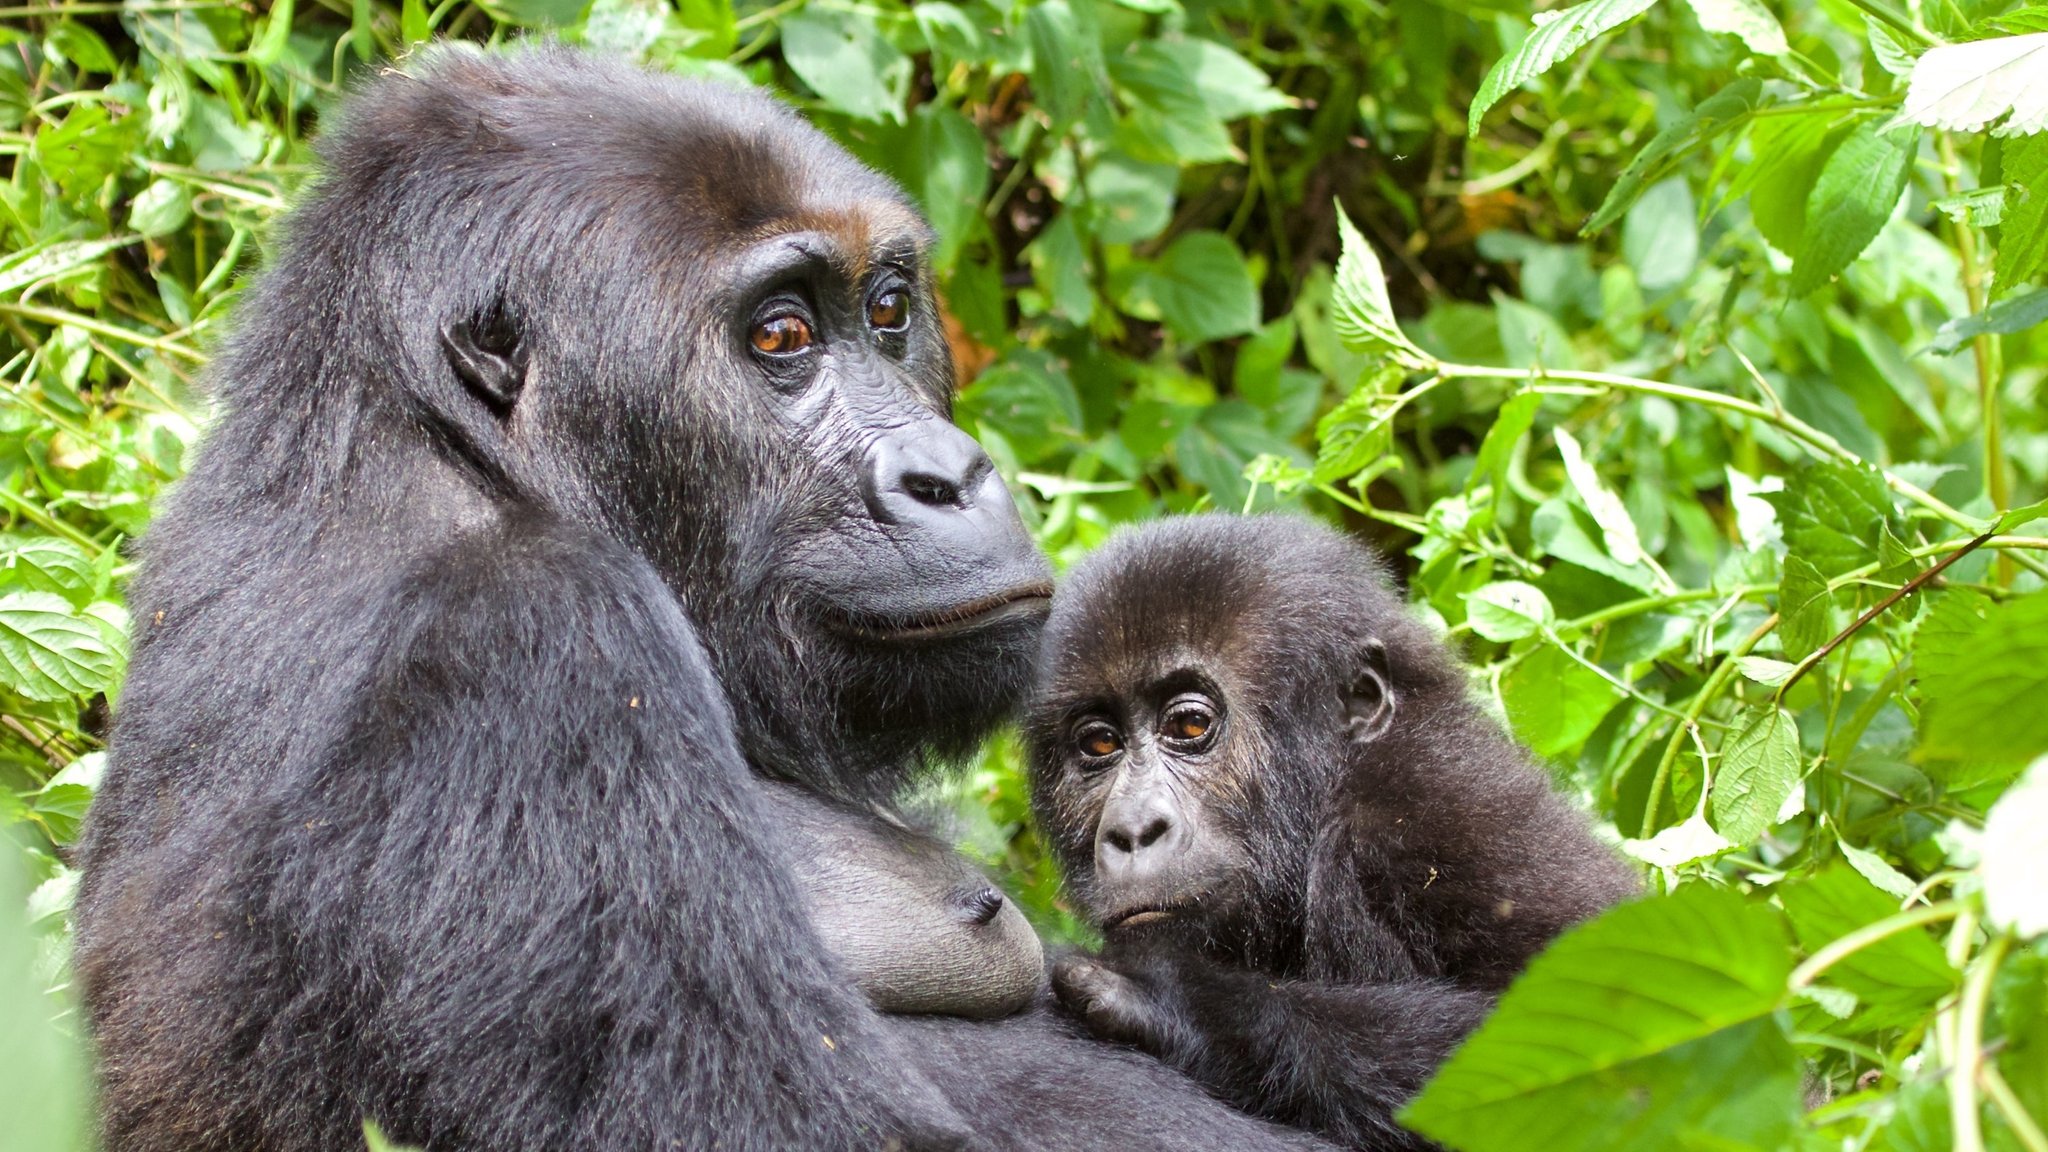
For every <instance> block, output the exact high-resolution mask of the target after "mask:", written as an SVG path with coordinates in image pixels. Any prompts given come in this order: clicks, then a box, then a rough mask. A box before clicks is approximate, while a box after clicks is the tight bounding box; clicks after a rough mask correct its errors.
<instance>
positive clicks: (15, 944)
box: [0, 842, 94, 1152]
mask: <svg viewBox="0 0 2048 1152" xmlns="http://www.w3.org/2000/svg"><path fill="white" fill-rule="evenodd" d="M27 858H28V854H27V853H25V852H23V851H21V850H20V849H19V848H17V847H16V846H15V844H14V843H12V842H10V843H8V844H7V845H6V850H5V851H0V1036H5V1037H6V1038H7V1039H6V1041H5V1042H4V1043H0V1115H4V1116H5V1117H6V1118H7V1119H6V1125H7V1144H8V1147H9V1148H19V1149H23V1150H24V1152H26V1150H29V1149H38V1150H41V1149H51V1150H56V1149H75V1148H90V1147H93V1146H94V1140H93V1139H92V1128H93V1125H92V1113H91V1069H90V1065H89V1064H88V1062H87V1060H86V1056H85V1052H84V1050H83V1045H82V1044H80V1042H79V1040H78V1032H77V1030H76V1028H75V1027H72V1026H70V1025H68V1024H62V1023H59V1022H58V1020H57V1010H58V1008H59V1006H60V1004H59V1002H58V1001H57V1000H55V999H54V998H52V997H51V996H49V995H48V994H47V993H46V992H45V991H44V988H45V980H44V977H43V974H42V973H41V972H40V971H39V969H40V968H41V967H42V965H41V964H40V963H39V959H40V957H39V956H38V953H40V952H42V951H43V950H44V949H45V948H47V946H48V944H49V939H48V938H47V937H39V936H38V935H37V934H35V933H33V932H32V931H31V929H30V927H29V924H28V922H27V918H26V917H25V916H23V914H22V910H23V905H24V903H25V900H24V897H25V895H26V894H27V892H28V884H27V879H28V878H27V877H25V876H24V875H23V874H22V868H21V864H22V861H24V860H25V859H27Z"/></svg>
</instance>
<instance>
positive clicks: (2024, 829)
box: [1978, 756, 2048, 936]
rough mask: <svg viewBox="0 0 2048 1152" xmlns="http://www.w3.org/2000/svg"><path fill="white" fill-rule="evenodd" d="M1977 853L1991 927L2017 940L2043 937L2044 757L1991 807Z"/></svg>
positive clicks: (2047, 774) (2047, 912)
mask: <svg viewBox="0 0 2048 1152" xmlns="http://www.w3.org/2000/svg"><path fill="white" fill-rule="evenodd" d="M1978 850H1979V853H1980V857H1979V859H1980V861H1981V863H1980V864H1979V868H1980V869H1981V871H1982V872H1983V875H1984V911H1985V913H1986V914H1987V915H1988V916H1989V917H1990V918H1991V922H1992V923H1993V924H1996V925H1998V926H1999V927H2001V928H2006V929H2009V930H2011V931H2013V932H2016V933H2018V934H2019V935H2021V936H2039V935H2041V934H2042V933H2044V932H2048V882H2044V881H2048V756H2044V757H2042V758H2040V759H2038V760H2036V761H2034V763H2033V765H2032V766H2031V767H2029V768H2028V769H2027V772H2026V775H2024V776H2021V777H2020V779H2019V782H2018V783H2016V784H2014V785H2013V786H2012V787H2011V788H2010V789H2008V790H2007V791H2006V793H2005V795H2003V796H2001V797H1999V798H1998V803H1996V804H1993V805H1992V806H1991V811H1990V813H1989V814H1987V815H1986V816H1985V817H1984V836H1983V838H1982V839H1981V840H1980V841H1979V842H1978Z"/></svg>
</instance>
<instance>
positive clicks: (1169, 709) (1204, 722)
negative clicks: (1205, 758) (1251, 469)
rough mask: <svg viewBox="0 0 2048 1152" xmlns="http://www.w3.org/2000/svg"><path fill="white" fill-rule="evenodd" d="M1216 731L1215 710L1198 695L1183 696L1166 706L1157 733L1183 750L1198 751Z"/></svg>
mask: <svg viewBox="0 0 2048 1152" xmlns="http://www.w3.org/2000/svg"><path fill="white" fill-rule="evenodd" d="M1215 732H1216V710H1215V709H1214V708H1213V707H1211V706H1210V704H1209V702H1208V701H1207V700H1204V699H1202V698H1201V697H1199V696H1183V697H1181V698H1180V699H1178V700H1175V701H1174V702H1173V703H1171V704H1168V705H1167V706H1166V716H1165V719H1164V721H1163V722H1162V723H1161V724H1160V726H1159V735H1160V736H1161V737H1163V738H1164V739H1165V740H1166V741H1167V742H1168V743H1171V744H1175V745H1178V746H1180V747H1181V748H1182V749H1183V750H1185V751H1200V750H1201V749H1202V748H1203V747H1205V746H1206V745H1207V744H1208V743H1209V740H1210V738H1211V737H1212V736H1214V735H1215Z"/></svg>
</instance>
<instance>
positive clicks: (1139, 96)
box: [1108, 41, 1263, 164]
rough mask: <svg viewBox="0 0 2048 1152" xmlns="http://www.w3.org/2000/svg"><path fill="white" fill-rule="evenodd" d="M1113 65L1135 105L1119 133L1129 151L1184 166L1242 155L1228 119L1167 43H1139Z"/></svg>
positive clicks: (1114, 76) (1114, 59)
mask: <svg viewBox="0 0 2048 1152" xmlns="http://www.w3.org/2000/svg"><path fill="white" fill-rule="evenodd" d="M1108 65H1109V76H1110V79H1111V80H1112V81H1114V82H1115V84H1116V86H1117V87H1118V88H1119V89H1120V90H1122V92H1123V93H1124V94H1125V96H1126V97H1128V100H1129V104H1130V106H1131V121H1130V125H1129V128H1130V132H1129V134H1127V135H1125V136H1122V137H1120V139H1121V140H1122V141H1123V142H1124V144H1125V145H1126V150H1127V151H1129V152H1132V153H1133V154H1136V155H1141V156H1143V157H1144V158H1145V159H1149V160H1161V161H1173V162H1176V163H1180V164H1206V163H1216V162H1219V161H1225V160H1230V159H1232V158H1234V157H1237V156H1238V152H1237V150H1236V148H1235V147H1233V146H1232V144H1231V142H1230V132H1229V130H1228V129H1226V128H1225V127H1224V126H1223V118H1222V117H1220V116H1218V115H1217V114H1216V113H1215V112H1214V111H1213V110H1211V108H1210V107H1209V103H1208V102H1207V101H1206V100H1204V99H1203V98H1202V94H1201V92H1200V91H1199V90H1198V89H1197V88H1196V86H1195V78H1194V77H1193V76H1192V75H1191V74H1189V73H1188V71H1187V70H1186V68H1185V67H1184V66H1183V65H1182V61H1181V58H1180V57H1179V56H1177V55H1175V54H1173V53H1171V52H1169V51H1167V49H1166V47H1165V46H1164V45H1163V44H1159V43H1156V42H1152V41H1140V42H1139V43H1137V44H1134V45H1132V46H1131V47H1130V48H1129V49H1128V50H1126V51H1124V52H1122V53H1119V54H1117V55H1115V56H1112V57H1110V59H1109V61H1108ZM1261 75H1263V74H1261Z"/></svg>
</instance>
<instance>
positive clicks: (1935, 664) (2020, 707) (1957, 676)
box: [1915, 592, 2048, 763]
mask: <svg viewBox="0 0 2048 1152" xmlns="http://www.w3.org/2000/svg"><path fill="white" fill-rule="evenodd" d="M1951 595H1953V593H1951ZM1930 622H1931V621H1924V622H1923V623H1922V626H1921V631H1922V632H1925V631H1926V624H1927V623H1930ZM1915 641H1916V642H1915V665H1916V667H1917V669H1918V671H1919V674H1920V692H1921V696H1922V697H1923V699H1925V700H1926V702H1927V708H1926V717H1925V728H1924V730H1923V732H1922V750H1923V751H1925V752H1926V753H1928V754H1929V755H1934V756H1956V757H1971V758H1978V759H1987V760H1999V761H2004V762H2008V763H2024V762H2025V761H2028V760H2031V759H2033V758H2034V757H2036V756H2039V755H2041V754H2042V753H2043V752H2048V708H2044V707H2042V701H2044V700H2048V592H2033V593H2029V594H2027V595H2025V596H2021V597H2018V598H2016V599H2013V600H2008V601H2006V602H2005V603H2002V604H1995V605H1992V606H1991V607H1990V608H1989V610H1987V611H1986V612H1985V613H1984V616H1983V618H1982V619H1981V620H1980V621H1978V622H1977V624H1976V627H1975V628H1974V629H1971V630H1970V631H1969V633H1968V636H1967V639H1965V640H1964V642H1963V643H1962V644H1961V645H1959V646H1958V647H1957V648H1956V649H1955V650H1953V651H1952V652H1949V653H1943V654H1941V655H1935V654H1934V653H1925V652H1923V646H1924V644H1925V640H1923V639H1921V638H1920V637H1917V636H1916V638H1915ZM1930 657H1932V658H1930Z"/></svg>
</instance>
